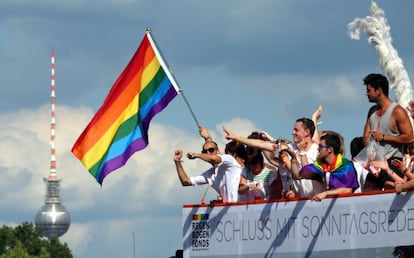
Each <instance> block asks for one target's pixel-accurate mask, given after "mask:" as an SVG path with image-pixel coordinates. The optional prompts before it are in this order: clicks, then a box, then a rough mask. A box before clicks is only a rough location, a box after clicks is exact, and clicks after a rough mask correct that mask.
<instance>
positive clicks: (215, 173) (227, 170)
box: [174, 141, 241, 202]
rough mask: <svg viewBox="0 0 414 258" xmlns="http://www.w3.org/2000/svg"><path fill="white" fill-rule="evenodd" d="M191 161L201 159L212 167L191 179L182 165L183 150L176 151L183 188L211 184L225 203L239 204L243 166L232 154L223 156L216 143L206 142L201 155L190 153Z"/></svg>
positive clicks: (176, 162) (178, 173)
mask: <svg viewBox="0 0 414 258" xmlns="http://www.w3.org/2000/svg"><path fill="white" fill-rule="evenodd" d="M186 156H187V158H188V159H190V160H194V159H201V160H203V161H205V162H208V163H210V164H211V165H212V167H211V168H209V169H208V170H206V171H204V172H203V173H202V174H201V175H199V176H194V177H189V176H188V175H187V173H186V172H185V170H184V167H183V164H182V157H183V152H182V150H175V151H174V163H175V167H176V170H177V175H178V178H179V179H180V182H181V185H182V186H195V185H202V184H210V185H211V186H212V187H213V188H214V189H215V190H216V191H217V193H218V194H219V196H220V197H221V198H222V201H223V202H237V200H238V189H239V182H240V173H241V166H240V164H239V163H238V162H237V161H236V159H235V158H234V157H233V156H232V155H230V154H221V153H220V150H219V148H218V146H217V143H216V142H214V141H206V142H205V143H204V144H203V149H202V151H201V153H196V152H189V153H187V155H186Z"/></svg>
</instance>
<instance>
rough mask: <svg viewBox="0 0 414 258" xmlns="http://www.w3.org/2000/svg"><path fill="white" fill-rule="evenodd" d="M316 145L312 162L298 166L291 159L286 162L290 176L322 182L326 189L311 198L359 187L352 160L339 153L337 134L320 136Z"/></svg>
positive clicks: (339, 144)
mask: <svg viewBox="0 0 414 258" xmlns="http://www.w3.org/2000/svg"><path fill="white" fill-rule="evenodd" d="M318 147H319V155H318V159H317V160H316V161H315V162H314V163H312V164H308V165H305V166H303V167H302V168H299V166H298V164H297V162H295V160H294V159H293V160H292V162H290V164H288V167H289V168H290V171H291V173H292V177H293V178H294V179H303V178H307V179H311V180H315V181H318V182H323V183H324V185H325V187H326V190H324V191H322V192H320V193H317V194H315V195H314V196H313V198H312V200H314V201H321V200H322V199H324V198H326V197H327V196H328V195H339V194H347V193H352V192H354V191H355V190H356V189H357V188H358V187H359V184H358V180H357V172H356V170H355V167H354V164H353V163H352V161H350V160H348V159H346V158H344V157H343V156H342V155H341V154H340V153H339V150H340V147H341V140H340V138H339V137H338V135H334V134H326V135H324V136H322V137H321V138H320V143H319V146H318ZM287 151H289V150H287ZM291 154H293V153H291Z"/></svg>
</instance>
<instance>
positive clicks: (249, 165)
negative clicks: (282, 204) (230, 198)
mask: <svg viewBox="0 0 414 258" xmlns="http://www.w3.org/2000/svg"><path fill="white" fill-rule="evenodd" d="M244 165H245V166H244V168H243V169H242V172H241V177H240V184H239V201H255V200H271V199H279V198H281V197H282V181H281V178H280V176H279V175H278V172H277V170H276V169H275V168H274V167H271V166H269V165H268V164H266V163H265V162H264V158H263V154H262V151H261V150H260V149H258V148H251V149H250V151H249V152H248V153H247V155H246V159H245V162H244Z"/></svg>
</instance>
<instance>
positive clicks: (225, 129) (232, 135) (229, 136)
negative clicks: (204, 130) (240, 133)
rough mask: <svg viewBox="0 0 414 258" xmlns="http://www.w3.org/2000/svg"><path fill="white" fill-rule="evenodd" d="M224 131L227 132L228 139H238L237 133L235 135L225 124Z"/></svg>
mask: <svg viewBox="0 0 414 258" xmlns="http://www.w3.org/2000/svg"><path fill="white" fill-rule="evenodd" d="M223 132H224V133H225V134H226V135H225V137H226V139H227V140H234V139H236V137H237V136H236V135H234V134H233V133H232V132H231V131H230V130H229V129H227V128H226V127H224V126H223Z"/></svg>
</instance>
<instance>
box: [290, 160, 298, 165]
mask: <svg viewBox="0 0 414 258" xmlns="http://www.w3.org/2000/svg"><path fill="white" fill-rule="evenodd" d="M290 162H291V163H292V164H297V163H298V160H297V159H292V160H291V161H290Z"/></svg>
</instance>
